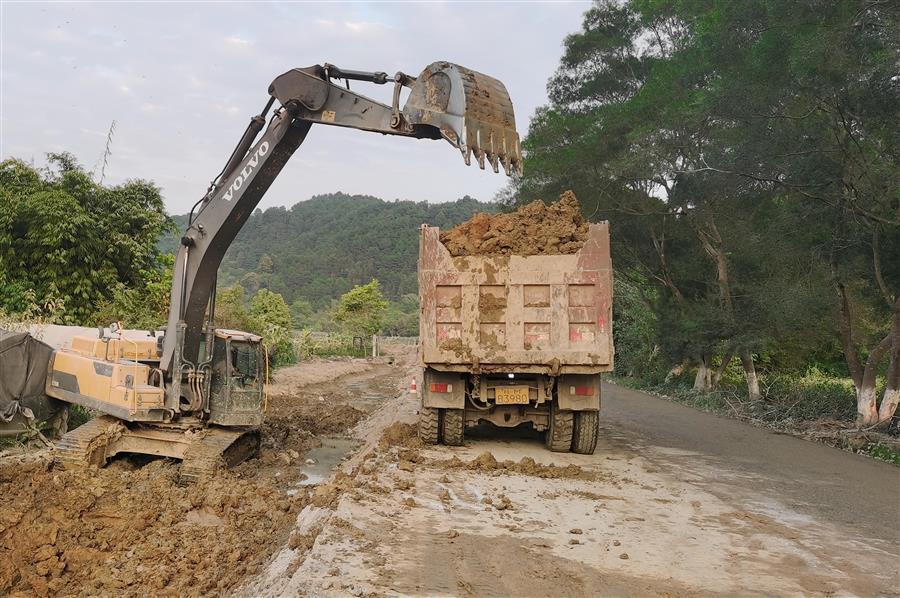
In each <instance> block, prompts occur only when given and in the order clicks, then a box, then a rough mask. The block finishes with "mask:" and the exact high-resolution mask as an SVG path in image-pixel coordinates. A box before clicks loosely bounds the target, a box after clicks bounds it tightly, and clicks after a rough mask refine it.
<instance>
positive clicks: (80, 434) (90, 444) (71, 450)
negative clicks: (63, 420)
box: [55, 415, 125, 469]
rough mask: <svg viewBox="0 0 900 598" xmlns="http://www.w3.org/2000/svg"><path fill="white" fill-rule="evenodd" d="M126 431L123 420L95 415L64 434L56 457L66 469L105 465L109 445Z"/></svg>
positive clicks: (58, 445)
mask: <svg viewBox="0 0 900 598" xmlns="http://www.w3.org/2000/svg"><path fill="white" fill-rule="evenodd" d="M124 431H125V426H124V425H123V424H122V422H120V421H118V420H117V419H115V418H113V417H109V416H106V415H101V416H99V417H95V418H93V419H91V420H89V421H88V422H86V423H85V424H83V425H81V426H78V427H77V428H75V429H74V430H71V431H70V432H67V433H66V434H64V435H63V437H62V438H61V439H60V440H59V442H57V443H56V450H55V459H56V461H57V462H58V463H59V464H60V465H62V466H63V467H64V468H66V469H69V468H72V467H89V466H91V465H94V466H96V467H103V466H104V465H105V464H106V459H107V457H108V456H107V449H108V447H109V445H110V444H111V443H112V442H114V441H115V440H116V439H117V438H118V437H119V436H121V434H122V433H123V432H124Z"/></svg>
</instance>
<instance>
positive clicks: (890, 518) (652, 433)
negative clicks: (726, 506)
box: [603, 384, 900, 546]
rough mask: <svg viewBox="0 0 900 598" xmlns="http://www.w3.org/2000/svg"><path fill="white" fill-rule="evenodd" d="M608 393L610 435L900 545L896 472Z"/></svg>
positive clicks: (627, 394)
mask: <svg viewBox="0 0 900 598" xmlns="http://www.w3.org/2000/svg"><path fill="white" fill-rule="evenodd" d="M603 393H604V394H603V398H604V402H603V421H604V426H605V427H606V428H607V429H608V430H615V431H616V432H618V433H620V434H622V435H624V436H625V437H627V438H628V439H629V440H631V441H634V442H637V443H639V444H646V445H648V446H655V447H663V448H668V449H675V450H676V451H687V452H688V454H684V455H680V456H679V455H678V454H677V453H672V454H671V455H669V456H670V458H672V459H674V460H675V461H677V462H679V463H681V464H683V465H686V466H688V467H690V465H691V462H692V461H695V462H697V461H699V462H705V463H706V464H712V465H714V467H711V468H697V467H691V468H690V469H691V471H692V473H698V472H699V473H701V474H703V473H706V474H707V475H703V476H702V477H703V478H704V480H703V481H705V483H707V484H709V485H711V486H719V487H720V490H721V489H727V488H723V487H724V486H727V484H722V479H721V475H722V473H723V472H730V473H732V474H733V475H734V476H735V477H737V478H741V477H746V476H751V477H752V479H753V484H752V490H753V491H754V492H756V493H759V494H761V495H763V496H770V497H777V499H778V500H779V501H781V502H782V503H784V504H786V505H787V506H789V507H791V508H793V509H795V510H797V511H800V512H801V513H804V514H806V515H808V516H809V517H811V518H814V519H817V520H825V521H830V522H831V523H834V524H837V525H840V526H847V527H849V528H854V529H856V530H858V531H860V532H862V533H863V534H865V535H867V536H870V537H872V538H879V539H882V540H884V541H885V542H889V543H893V544H894V545H895V546H896V545H897V544H898V541H900V468H898V467H895V466H893V465H891V464H889V463H884V462H881V461H876V460H874V459H871V458H869V457H863V456H860V455H855V454H852V453H848V452H846V451H841V450H838V449H835V448H832V447H829V446H826V445H823V444H820V443H816V442H810V441H807V440H802V439H799V438H795V437H793V436H787V435H784V434H778V433H775V432H771V431H769V430H766V429H763V428H757V427H754V426H751V425H748V424H745V423H742V422H739V421H736V420H733V419H728V418H724V417H719V416H716V415H713V414H710V413H705V412H702V411H697V410H696V409H692V408H690V407H686V406H684V405H679V404H677V403H673V402H670V401H666V400H664V399H660V398H657V397H654V396H652V395H648V394H646V393H643V392H639V391H635V390H631V389H628V388H623V387H621V386H616V385H613V384H604V385H603ZM695 464H696V463H695ZM733 489H734V488H733V487H732V490H733Z"/></svg>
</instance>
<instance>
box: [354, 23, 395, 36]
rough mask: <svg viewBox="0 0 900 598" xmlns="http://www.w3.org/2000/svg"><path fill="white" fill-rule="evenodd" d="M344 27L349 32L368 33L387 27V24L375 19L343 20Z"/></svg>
mask: <svg viewBox="0 0 900 598" xmlns="http://www.w3.org/2000/svg"><path fill="white" fill-rule="evenodd" d="M344 27H345V28H346V29H348V30H350V32H351V33H355V34H363V33H369V32H372V31H377V30H379V29H387V28H388V26H387V25H385V24H384V23H379V22H376V21H344Z"/></svg>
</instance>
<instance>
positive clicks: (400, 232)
mask: <svg viewBox="0 0 900 598" xmlns="http://www.w3.org/2000/svg"><path fill="white" fill-rule="evenodd" d="M495 210H496V206H495V205H494V204H488V203H483V202H480V201H477V200H475V199H472V198H470V197H468V196H467V197H464V198H462V199H459V200H457V201H455V202H448V203H437V204H429V203H427V202H424V201H422V202H412V201H393V202H389V201H384V200H381V199H378V198H377V197H371V196H367V195H346V194H344V193H334V194H329V195H318V196H315V197H313V198H311V199H309V200H308V201H302V202H299V203H297V204H294V205H293V206H292V207H290V208H285V207H275V208H269V209H267V210H265V211H262V210H256V212H255V213H254V214H253V215H252V216H251V217H250V219H249V220H248V221H247V224H246V225H244V228H243V230H241V232H240V234H239V235H238V236H237V239H235V241H234V243H233V244H232V246H231V249H230V250H229V251H228V253H227V254H226V256H225V260H224V262H223V263H222V268H221V269H220V274H219V276H220V279H219V280H220V284H221V285H230V284H233V283H234V282H238V281H240V282H241V283H242V284H243V286H244V287H245V288H246V289H247V291H248V292H253V291H254V290H255V288H258V287H259V286H260V285H266V286H268V288H269V289H271V290H272V291H275V292H277V293H281V294H282V295H284V298H285V299H286V300H287V302H288V303H291V302H293V301H294V300H296V299H307V300H308V301H310V302H311V303H312V304H313V306H314V307H316V308H319V307H322V306H325V305H327V304H328V303H329V302H330V301H331V299H333V298H336V297H338V296H340V295H341V294H342V293H344V292H346V291H348V290H349V289H351V288H352V287H353V286H354V285H356V284H360V283H366V282H368V281H370V280H371V279H372V278H373V277H374V278H377V279H378V280H379V281H381V285H382V289H383V290H384V293H385V295H387V296H388V298H391V299H397V298H399V297H401V296H402V295H404V294H407V293H415V292H416V255H417V253H418V229H419V226H420V225H421V224H423V223H427V224H431V225H435V226H440V227H442V228H446V227H448V226H454V225H456V224H458V223H460V222H462V221H463V220H466V219H468V218H469V217H470V216H472V215H473V214H474V213H475V212H486V211H487V212H489V211H495ZM175 220H176V222H177V226H178V230H179V231H182V230H184V227H185V225H186V224H187V216H178V217H176V218H175ZM176 243H177V237H176V236H174V235H170V236H167V237H166V238H164V239H163V240H162V241H161V245H162V248H163V249H164V250H166V251H174V250H175V248H176ZM266 256H268V257H266Z"/></svg>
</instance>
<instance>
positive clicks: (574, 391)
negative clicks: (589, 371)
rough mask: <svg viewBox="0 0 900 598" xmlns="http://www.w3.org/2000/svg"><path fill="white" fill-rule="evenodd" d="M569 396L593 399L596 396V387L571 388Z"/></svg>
mask: <svg viewBox="0 0 900 598" xmlns="http://www.w3.org/2000/svg"><path fill="white" fill-rule="evenodd" d="M569 394H570V395H575V396H577V397H592V396H594V387H593V386H570V387H569Z"/></svg>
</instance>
